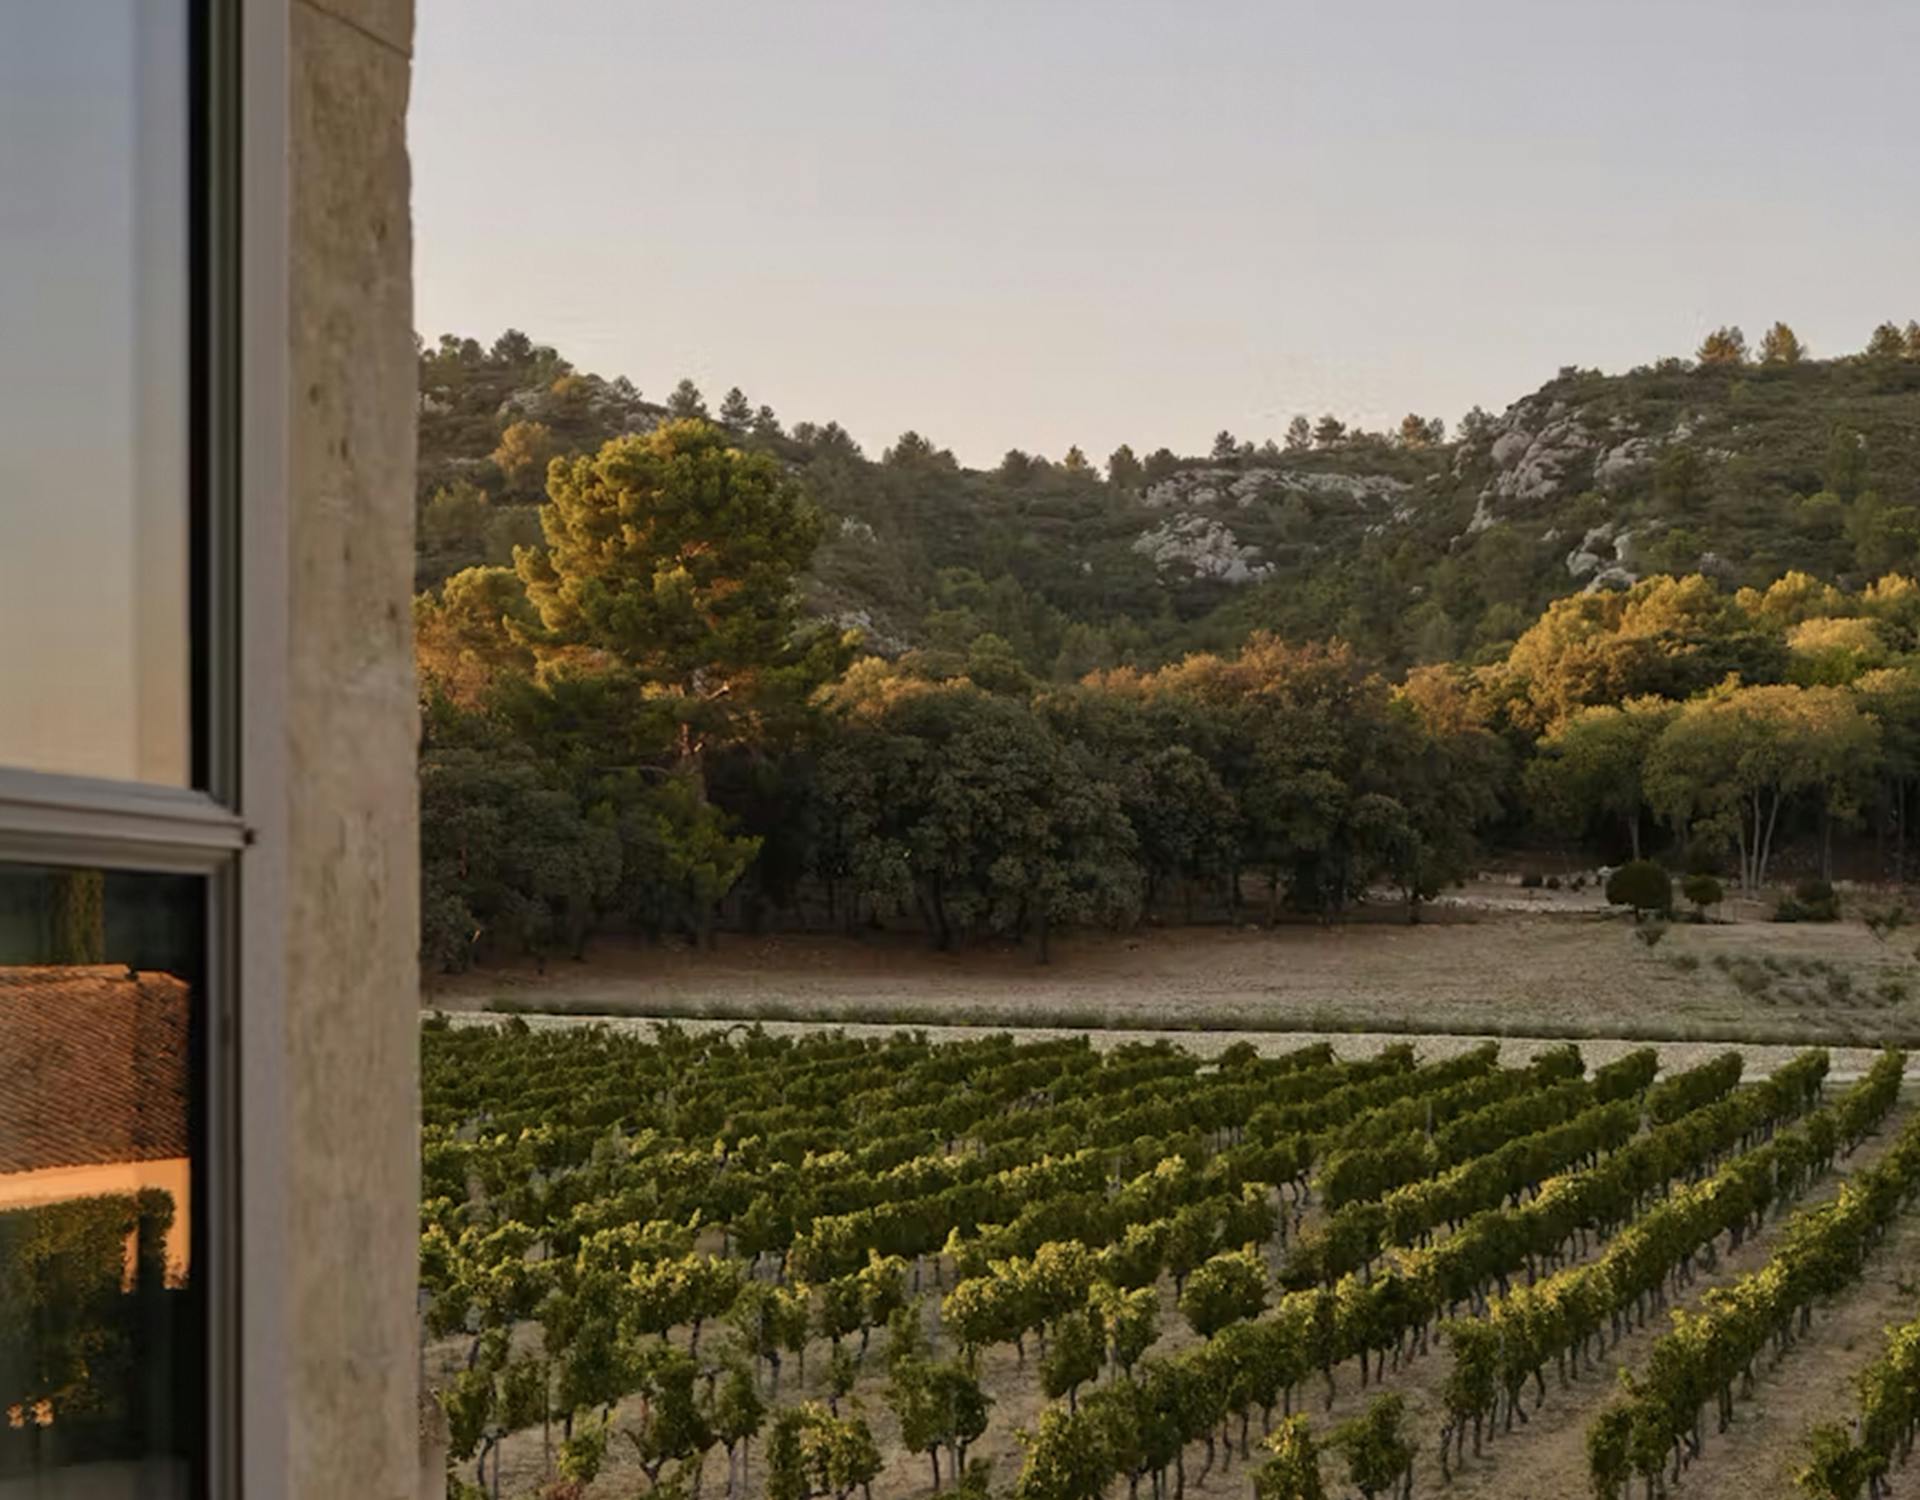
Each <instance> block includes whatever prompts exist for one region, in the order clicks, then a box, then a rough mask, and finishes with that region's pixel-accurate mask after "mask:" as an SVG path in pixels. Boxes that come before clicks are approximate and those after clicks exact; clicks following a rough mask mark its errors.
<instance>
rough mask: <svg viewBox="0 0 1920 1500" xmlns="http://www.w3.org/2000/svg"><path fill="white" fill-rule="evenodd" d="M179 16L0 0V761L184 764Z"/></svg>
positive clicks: (155, 0) (119, 768) (73, 770)
mask: <svg viewBox="0 0 1920 1500" xmlns="http://www.w3.org/2000/svg"><path fill="white" fill-rule="evenodd" d="M186 8H187V0H79V3H71V4H65V3H63V4H51V5H47V4H7V5H0V390H3V391H5V392H6V399H5V400H4V401H0V765H9V766H20V767H26V768H29V769H32V770H39V771H61V772H66V773H68V774H70V775H85V776H110V777H115V778H118V779H123V780H139V781H157V782H165V783H169V784H174V785H185V784H186V782H187V780H188V777H189V774H190V768H191V764H192V762H191V756H190V753H189V725H188V716H189V695H190V688H189V676H188V671H189V667H188V655H187V650H188V640H187V637H188V605H189V586H188V572H187V494H188V461H189V460H188V412H189V381H188V340H187V328H188V317H189V306H188V253H187V224H188V192H187V185H188V176H187V120H188V114H187V95H188V76H187V56H188V39H187V20H186Z"/></svg>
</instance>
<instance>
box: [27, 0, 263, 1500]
mask: <svg viewBox="0 0 1920 1500" xmlns="http://www.w3.org/2000/svg"><path fill="white" fill-rule="evenodd" d="M288 4H289V0H186V8H187V13H188V36H189V48H188V56H187V57H185V58H183V59H182V66H183V67H185V68H186V69H187V71H188V80H189V100H190V114H189V121H188V147H189V161H190V169H189V180H188V204H187V209H188V214H189V262H188V263H189V275H190V278H191V285H190V288H189V309H190V317H189V340H188V350H187V358H188V362H189V369H188V379H189V401H188V410H189V421H190V424H191V431H190V434H189V449H188V452H189V464H190V483H189V524H190V544H189V558H190V562H189V570H190V577H189V589H190V595H189V597H190V605H189V608H190V633H189V641H190V650H191V656H192V671H191V677H190V705H191V707H190V721H191V725H192V733H193V743H192V749H191V755H190V758H189V764H190V769H191V777H190V780H191V786H190V787H189V788H179V787H167V786H162V785H156V784H148V783H138V782H125V781H113V780H103V779H97V778H92V777H80V776H62V775H57V774H48V773H42V772H32V771H25V770H20V769H15V768H8V767H4V766H0V860H6V861H9V862H18V863H26V864H36V865H57V866H69V867H81V868H97V869H107V870H124V871H135V872H139V871H155V872H170V873H179V874H190V875H198V876H201V877H203V878H204V880H205V882H206V899H205V903H204V909H205V911H206V928H205V932H204V934H203V939H204V951H205V965H204V974H205V985H204V989H205V993H204V995H202V996H201V997H199V1013H200V1022H199V1024H200V1028H201V1032H202V1037H203V1045H202V1060H201V1061H202V1065H201V1082H202V1084H203V1086H204V1091H205V1096H204V1098H203V1099H202V1100H200V1101H198V1107H197V1108H196V1115H197V1117H198V1119H199V1121H200V1122H201V1129H202V1130H203V1135H202V1137H201V1139H200V1140H199V1142H198V1143H197V1144H198V1145H199V1147H200V1151H199V1152H198V1153H196V1159H195V1163H194V1171H195V1192H194V1201H195V1208H194V1213H193V1217H194V1221H195V1223H194V1229H195V1233H196V1238H197V1241H198V1242H197V1244H196V1249H195V1258H196V1265H197V1266H200V1267H202V1268H203V1269H202V1270H201V1271H200V1272H199V1273H198V1274H200V1275H203V1276H204V1278H205V1286H206V1295H205V1299H204V1304H203V1305H204V1306H205V1308H206V1316H207V1329H206V1335H207V1340H206V1349H207V1361H206V1362H207V1376H208V1386H207V1392H206V1395H207V1408H206V1413H205V1420H204V1424H203V1429H204V1432H205V1451H204V1453H203V1455H202V1457H203V1460H204V1462H203V1465H202V1474H203V1479H204V1483H203V1485H202V1486H201V1489H200V1494H201V1495H204V1496H205V1497H206V1500H233V1497H238V1496H241V1495H245V1496H248V1497H250V1500H271V1497H274V1496H277V1495H280V1494H283V1493H284V1492H285V1489H286V1482H287V1452H288V1449H287V1423H288V1416H289V1414H288V1413H287V1411H286V1409H285V1389H286V1377H285V1348H284V1342H283V1340H282V1339H281V1337H280V1335H281V1329H282V1326H283V1313H282V1311H281V1307H282V1302H283V1298H284V1290H285V1287H286V1284H287V1272H286V1264H285V1258H286V1255H287V1253H288V1248H289V1247H288V1244H287V1240H286V1235H285V1196H284V1195H285V1183H284V1173H285V1163H286V1154H285V1153H286V1145H287V1141H288V1138H289V1137H288V1133H287V1130H286V1126H285V1118H284V1108H285V1088H284V1079H285V1073H286V1064H285V1058H284V1055H283V1050H284V1028H283V1020H282V1017H283V1011H282V1006H283V994H284V968H283V965H284V943H283V941H282V934H283V930H284V929H283V911H284V890H285V850H284V829H285V812H284V806H283V802H282V799H283V797H284V789H285V773H284V758H285V744H284V736H285V721H284V686H283V678H284V672H285V662H286V655H285V645H286V623H285V597H284V595H285V587H286V580H287V550H286V535H287V518H286V509H287V491H286V453H285V433H286V421H287V418H286V409H285V399H286V390H287V374H286V365H287V332H288V326H287V290H286V281H287V226H286V180H285V179H286V166H285V148H286V141H287V123H286V105H287V80H286V69H287V59H288V52H287V34H288V17H287V7H288ZM3 531H4V526H3V525H0V532H3ZM249 583H252V584H253V585H254V586H251V587H249V586H247V585H248V584H249ZM243 996H244V1003H242V997H243ZM243 1143H244V1150H243V1149H242V1147H243ZM243 1268H244V1275H243V1274H242V1272H243Z"/></svg>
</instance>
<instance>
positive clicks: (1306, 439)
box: [1287, 417, 1313, 453]
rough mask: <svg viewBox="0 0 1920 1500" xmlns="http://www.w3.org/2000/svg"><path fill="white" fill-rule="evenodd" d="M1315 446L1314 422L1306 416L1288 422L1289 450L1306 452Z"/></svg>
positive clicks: (1290, 451)
mask: <svg viewBox="0 0 1920 1500" xmlns="http://www.w3.org/2000/svg"><path fill="white" fill-rule="evenodd" d="M1312 446H1313V424H1312V423H1311V422H1309V421H1308V420H1307V419H1306V418H1305V417H1295V418H1294V419H1293V420H1292V421H1291V422H1289V423H1287V452H1289V453H1305V452H1306V451H1307V449H1309V448H1311V447H1312Z"/></svg>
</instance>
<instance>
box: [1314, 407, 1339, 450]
mask: <svg viewBox="0 0 1920 1500" xmlns="http://www.w3.org/2000/svg"><path fill="white" fill-rule="evenodd" d="M1346 435H1347V424H1346V423H1345V422H1342V421H1341V420H1340V419H1339V418H1338V417H1336V416H1335V415H1334V414H1333V413H1332V412H1328V413H1327V414H1326V415H1325V416H1323V417H1322V418H1321V419H1320V420H1319V421H1318V422H1315V423H1314V424H1313V441H1314V443H1315V444H1316V445H1317V446H1318V447H1321V448H1331V447H1333V446H1335V445H1336V444H1337V443H1339V441H1340V440H1341V439H1342V438H1344V437H1345V436H1346Z"/></svg>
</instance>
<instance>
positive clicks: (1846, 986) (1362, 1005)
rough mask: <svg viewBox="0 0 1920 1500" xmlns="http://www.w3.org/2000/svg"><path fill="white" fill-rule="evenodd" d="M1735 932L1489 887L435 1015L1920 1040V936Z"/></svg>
mask: <svg viewBox="0 0 1920 1500" xmlns="http://www.w3.org/2000/svg"><path fill="white" fill-rule="evenodd" d="M1729 907H1730V909H1731V907H1732V904H1731V903H1729ZM1730 914H1731V915H1732V916H1733V918H1734V919H1733V920H1727V921H1722V922H1717V923H1712V924H1707V925H1693V924H1690V923H1675V924H1673V925H1672V926H1670V927H1668V928H1667V929H1666V932H1665V935H1664V937H1663V938H1662V939H1661V941H1660V942H1659V943H1658V945H1657V946H1651V947H1650V946H1648V945H1647V944H1645V943H1643V942H1642V941H1640V940H1638V938H1637V937H1636V935H1635V931H1634V927H1633V924H1632V923H1631V922H1630V921H1629V920H1628V919H1626V918H1625V917H1624V916H1621V915H1619V914H1616V913H1611V912H1608V911H1606V910H1604V909H1600V908H1598V907H1597V905H1596V903H1595V901H1594V899H1593V898H1592V897H1591V896H1590V895H1588V896H1584V897H1582V896H1577V895H1573V894H1571V893H1566V892H1558V893H1554V892H1522V891H1520V890H1518V888H1517V887H1513V886H1503V887H1482V888H1476V889H1474V890H1470V891H1468V892H1466V893H1463V894H1462V895H1461V896H1460V897H1458V898H1455V900H1454V901H1453V902H1452V903H1450V904H1448V905H1445V906H1442V907H1439V908H1437V909H1435V910H1433V911H1431V912H1430V913H1429V914H1428V917H1427V919H1426V920H1425V921H1423V922H1422V923H1421V924H1420V925H1418V926H1408V925H1406V924H1405V923H1404V921H1403V920H1401V919H1400V917H1399V913H1398V911H1397V910H1395V909H1390V908H1378V909H1373V910H1369V911H1367V912H1365V913H1364V914H1363V916H1362V917H1361V918H1360V919H1357V920H1354V921H1351V922H1348V923H1345V924H1342V925H1337V926H1330V927H1323V926H1319V925H1315V924H1289V925H1282V926H1279V927H1276V928H1271V929H1269V928H1263V927H1251V928H1249V927H1235V928H1227V927H1202V928H1192V927H1180V928H1147V929H1143V930H1141V931H1139V932H1136V933H1133V934H1130V935H1126V936H1118V937H1116V936H1107V935H1082V936H1079V937H1076V938H1074V939H1071V940H1068V941H1065V942H1062V943H1060V944H1059V945H1058V946H1057V952H1056V956H1055V960H1054V962H1053V963H1051V964H1049V965H1046V966H1044V967H1043V966H1040V965H1037V964H1035V963H1034V961H1033V958H1032V955H1031V954H1030V953H1028V952H1022V951H1018V950H1012V949H974V950H968V951H964V952H960V953H947V954H942V953H934V952H930V951H928V949H927V948H926V946H925V945H924V943H923V942H921V941H919V940H917V939H915V938H911V937H908V936H904V935H895V934H886V935H879V936H876V937H873V938H870V939H867V940H854V939H848V938H843V937H830V936H808V935H781V936H775V937H761V938H752V937H741V936H725V937H723V938H722V939H721V941H720V946H719V949H718V951H715V952H696V951H692V950H690V949H688V948H686V947H685V946H683V945H662V946H649V945H647V944H644V943H639V942H633V941H628V940H621V939H607V940H603V941H601V942H598V943H596V945H595V946H594V948H593V949H592V950H591V952H590V953H589V955H588V959H587V961H586V962H584V963H575V962H573V961H570V960H566V959H557V960H554V961H553V962H551V963H550V964H548V965H547V967H546V972H545V973H537V972H536V971H535V969H534V967H533V966H532V965H530V964H526V965H516V966H512V967H506V968H492V969H487V970H483V971H478V972H475V973H470V974H465V975H460V976H454V977H451V978H445V979H441V980H438V981H436V982H435V983H433V984H432V985H431V986H430V989H429V993H428V997H427V998H428V1003H430V1004H434V1005H438V1006H442V1007H446V1008H451V1009H485V1008H487V1007H489V1006H492V1005H499V1004H505V1005H509V1006H515V1007H527V1008H530V1009H538V1010H548V1011H559V1012H566V1011H572V1012H576V1013H594V1014H628V1015H695V1014H700V1013H703V1012H704V1013H708V1014H716V1015H738V1014H753V1015H759V1016H761V1017H764V1018H774V1019H789V1020H796V1021H804V1020H808V1019H820V1020H855V1019H875V1020H885V1021H890V1022H895V1023H900V1022H914V1023H924V1024H936V1023H940V1022H943V1021H954V1020H968V1021H975V1022H977V1021H979V1020H982V1019H986V1020H991V1021H993V1022H995V1023H996V1024H1010V1025H1018V1024H1038V1025H1046V1024H1053V1025H1068V1026H1076V1027H1078V1026H1095V1025H1108V1026H1123V1027H1139V1028H1142V1029H1185V1028H1198V1029H1205V1028H1208V1027H1217V1026H1234V1027H1240V1028H1267V1029H1273V1030H1287V1029H1313V1028H1316V1027H1328V1028H1333V1029H1353V1028H1362V1029H1365V1028H1370V1027H1380V1028H1382V1029H1410V1028H1411V1029H1419V1030H1428V1029H1431V1030H1433V1031H1461V1030H1464V1031H1478V1030H1488V1031H1496V1032H1501V1031H1504V1032H1509V1033H1514V1034H1522V1035H1524V1034H1529V1033H1534V1034H1540V1035H1556V1034H1562V1033H1564V1032H1567V1031H1574V1032H1584V1033H1591V1034H1599V1035H1606V1034H1609V1033H1618V1034H1623V1035H1635V1034H1654V1035H1661V1036H1686V1035H1689V1034H1705V1035H1716V1036H1717V1035H1728V1034H1732V1033H1735V1032H1737V1033H1739V1034H1741V1035H1743V1036H1751V1037H1753V1038H1755V1039H1765V1038H1767V1037H1768V1036H1780V1035H1799V1034H1803V1033H1805V1032H1807V1031H1809V1030H1814V1031H1818V1032H1820V1033H1821V1034H1822V1035H1823V1036H1830V1037H1832V1038H1833V1039H1835V1040H1845V1039H1858V1040H1862V1041H1865V1040H1871V1039H1873V1038H1876V1037H1881V1036H1888V1035H1893V1036H1898V1035H1902V1034H1912V1033H1914V1032H1916V1031H1920V960H1917V959H1916V958H1915V955H1914V947H1915V943H1914V939H1915V937H1916V936H1920V932H1916V931H1908V932H1905V933H1900V934H1896V935H1895V936H1894V938H1893V940H1892V941H1890V942H1886V943H1882V942H1879V941H1877V940H1876V939H1875V938H1874V937H1873V936H1872V935H1871V934H1870V933H1869V932H1868V931H1867V929H1866V928H1865V927H1864V926H1863V925H1862V924H1861V923H1859V922H1858V921H1844V922H1838V923H1832V924H1823V925H1813V924H1791V925H1783V924H1775V923H1771V922H1767V921H1764V920H1759V919H1758V911H1757V909H1745V910H1731V911H1730Z"/></svg>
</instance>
